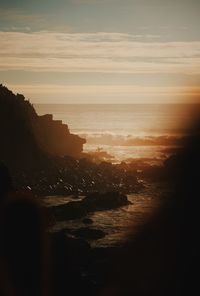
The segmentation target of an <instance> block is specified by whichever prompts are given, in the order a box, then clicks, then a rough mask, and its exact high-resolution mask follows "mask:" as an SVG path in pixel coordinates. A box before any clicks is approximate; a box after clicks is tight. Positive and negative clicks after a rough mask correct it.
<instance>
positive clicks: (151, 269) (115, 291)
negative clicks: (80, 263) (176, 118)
mask: <svg viewBox="0 0 200 296" xmlns="http://www.w3.org/2000/svg"><path fill="white" fill-rule="evenodd" d="M165 168H166V171H167V172H166V174H167V175H168V176H171V178H170V180H171V184H169V186H172V187H173V188H174V194H171V195H169V196H168V198H166V200H165V202H164V203H163V205H162V206H161V207H160V209H158V211H157V212H155V213H152V215H151V217H150V218H148V219H147V221H146V223H145V224H144V225H143V226H142V227H140V228H138V232H137V233H134V234H133V235H130V236H129V239H128V242H127V244H126V245H125V246H124V247H123V248H122V250H121V253H120V254H118V256H117V257H115V260H114V261H113V264H112V266H111V268H110V280H109V281H108V285H107V288H106V289H105V291H104V292H103V293H102V294H101V295H102V296H130V295H136V296H151V295H152V296H169V295H172V296H182V295H199V294H200V287H199V266H200V243H199V241H200V240H199V209H200V199H199V196H200V194H199V193H200V187H199V168H200V126H199V125H196V126H195V127H194V128H193V129H192V130H191V132H190V137H189V138H188V139H187V141H186V142H185V144H184V148H183V149H182V150H181V151H180V152H179V153H177V155H175V156H173V157H172V158H171V159H170V160H169V161H167V163H166V167H165Z"/></svg>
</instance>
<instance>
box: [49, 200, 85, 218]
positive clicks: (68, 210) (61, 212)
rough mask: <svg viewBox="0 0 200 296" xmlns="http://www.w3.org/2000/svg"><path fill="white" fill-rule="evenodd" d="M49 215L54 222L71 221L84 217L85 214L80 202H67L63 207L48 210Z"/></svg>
mask: <svg viewBox="0 0 200 296" xmlns="http://www.w3.org/2000/svg"><path fill="white" fill-rule="evenodd" d="M50 213H51V214H52V215H53V216H54V217H55V219H56V220H58V221H59V220H60V221H62V220H72V219H79V218H81V217H84V216H85V215H86V214H87V212H86V210H85V209H84V207H83V206H82V202H78V201H77V202H69V203H67V204H64V205H59V206H53V207H51V208H50Z"/></svg>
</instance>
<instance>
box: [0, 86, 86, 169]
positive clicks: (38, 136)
mask: <svg viewBox="0 0 200 296" xmlns="http://www.w3.org/2000/svg"><path fill="white" fill-rule="evenodd" d="M0 139H1V145H0V158H1V159H2V160H3V161H4V162H5V164H6V165H8V167H14V168H16V167H20V168H23V167H28V166H29V167H34V166H36V165H37V164H38V163H39V164H40V165H41V164H42V161H43V160H44V159H45V158H47V157H50V156H54V157H55V156H64V155H69V156H76V157H79V156H80V154H81V152H82V148H83V144H84V143H85V140H84V139H82V138H80V137H79V136H77V135H73V134H70V132H69V129H68V127H67V125H64V124H62V122H61V121H55V120H53V117H52V115H44V116H38V115H37V113H36V112H35V109H34V108H33V106H32V105H31V104H30V103H29V101H27V100H26V99H25V97H24V96H23V95H20V94H17V95H15V94H13V93H12V92H11V91H10V90H8V89H7V88H6V87H4V86H2V85H0Z"/></svg>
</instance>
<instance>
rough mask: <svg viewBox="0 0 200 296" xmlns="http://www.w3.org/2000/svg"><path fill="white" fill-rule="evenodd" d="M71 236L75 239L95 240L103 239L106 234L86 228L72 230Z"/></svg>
mask: <svg viewBox="0 0 200 296" xmlns="http://www.w3.org/2000/svg"><path fill="white" fill-rule="evenodd" d="M72 234H74V235H75V236H77V237H80V238H83V239H89V240H96V239H100V238H103V237H104V236H105V235H106V234H105V232H103V231H102V230H100V229H93V228H88V227H81V228H79V229H76V230H73V232H72Z"/></svg>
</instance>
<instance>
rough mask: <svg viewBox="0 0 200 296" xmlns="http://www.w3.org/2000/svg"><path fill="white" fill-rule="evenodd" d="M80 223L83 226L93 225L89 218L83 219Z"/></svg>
mask: <svg viewBox="0 0 200 296" xmlns="http://www.w3.org/2000/svg"><path fill="white" fill-rule="evenodd" d="M82 222H83V223H84V224H93V220H92V219H90V218H85V219H83V220H82Z"/></svg>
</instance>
